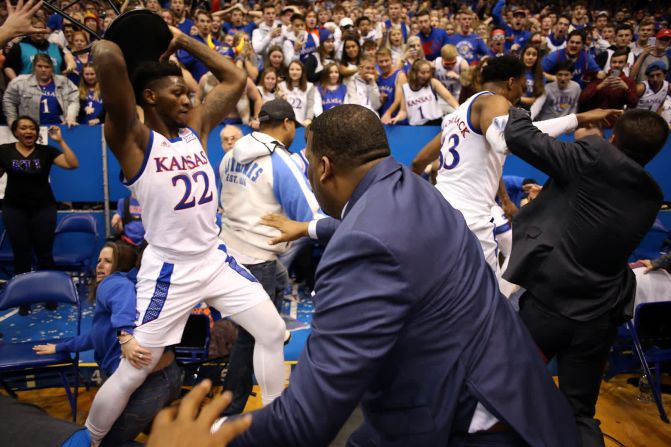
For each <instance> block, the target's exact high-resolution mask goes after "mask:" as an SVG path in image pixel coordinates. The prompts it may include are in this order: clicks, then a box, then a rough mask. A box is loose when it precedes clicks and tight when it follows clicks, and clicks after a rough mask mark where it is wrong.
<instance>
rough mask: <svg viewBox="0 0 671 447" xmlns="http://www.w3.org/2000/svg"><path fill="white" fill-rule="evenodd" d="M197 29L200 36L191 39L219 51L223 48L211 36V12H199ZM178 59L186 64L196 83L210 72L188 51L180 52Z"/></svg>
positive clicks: (178, 52)
mask: <svg viewBox="0 0 671 447" xmlns="http://www.w3.org/2000/svg"><path fill="white" fill-rule="evenodd" d="M196 28H197V29H198V34H196V35H195V36H191V37H193V38H194V39H196V40H197V41H199V42H202V43H204V44H205V45H207V46H209V47H210V48H212V49H218V48H219V47H221V43H220V42H219V41H218V40H217V39H215V38H213V37H212V35H211V31H212V16H211V15H210V13H209V12H207V11H204V10H199V11H198V12H197V13H196ZM177 59H179V61H180V62H181V63H182V64H184V67H185V68H186V69H187V70H189V72H190V73H191V75H193V78H194V79H195V80H196V81H200V78H202V77H203V75H204V74H205V73H207V72H208V69H207V67H206V66H205V64H203V63H202V62H201V61H200V60H199V59H197V58H195V57H193V56H192V55H191V53H189V52H188V51H185V50H178V51H177Z"/></svg>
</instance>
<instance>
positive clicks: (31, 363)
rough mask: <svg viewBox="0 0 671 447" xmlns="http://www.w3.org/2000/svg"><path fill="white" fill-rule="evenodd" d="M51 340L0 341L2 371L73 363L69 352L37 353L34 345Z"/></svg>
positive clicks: (0, 369) (0, 366) (0, 368)
mask: <svg viewBox="0 0 671 447" xmlns="http://www.w3.org/2000/svg"><path fill="white" fill-rule="evenodd" d="M46 343H49V341H46V340H40V341H39V342H25V343H11V344H5V343H0V371H16V370H19V369H21V370H22V369H29V368H42V367H45V366H50V365H54V364H57V363H64V364H70V365H71V364H72V358H71V357H70V354H68V353H61V352H57V353H55V354H53V355H37V354H35V351H33V346H35V345H37V344H46Z"/></svg>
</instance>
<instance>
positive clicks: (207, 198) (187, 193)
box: [172, 171, 213, 211]
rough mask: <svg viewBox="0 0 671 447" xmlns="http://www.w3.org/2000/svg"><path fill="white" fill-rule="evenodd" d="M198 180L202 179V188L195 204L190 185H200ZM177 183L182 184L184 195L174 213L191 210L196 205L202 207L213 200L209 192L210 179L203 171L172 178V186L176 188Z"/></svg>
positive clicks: (194, 196)
mask: <svg viewBox="0 0 671 447" xmlns="http://www.w3.org/2000/svg"><path fill="white" fill-rule="evenodd" d="M198 179H203V183H204V184H205V185H204V188H203V193H202V194H201V195H200V198H199V199H198V202H196V195H195V194H194V195H193V196H192V195H191V189H192V183H200V182H199V180H198ZM178 183H182V184H184V195H183V196H182V199H181V200H180V201H179V203H177V205H175V211H179V210H185V209H187V208H193V207H194V206H196V205H203V204H205V203H208V202H211V201H212V198H213V194H212V191H210V179H209V178H208V177H207V174H206V173H205V172H203V171H196V172H194V173H193V174H191V176H189V175H188V174H178V175H176V176H174V177H173V178H172V186H175V187H176V186H177V184H178Z"/></svg>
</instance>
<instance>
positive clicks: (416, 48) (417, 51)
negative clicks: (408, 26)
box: [402, 36, 424, 74]
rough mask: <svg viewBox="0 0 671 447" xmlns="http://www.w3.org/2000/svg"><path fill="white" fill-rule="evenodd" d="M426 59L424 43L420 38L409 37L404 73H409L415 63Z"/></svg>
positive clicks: (406, 46)
mask: <svg viewBox="0 0 671 447" xmlns="http://www.w3.org/2000/svg"><path fill="white" fill-rule="evenodd" d="M421 59H424V50H423V49H422V41H421V40H419V37H418V36H410V37H408V41H407V42H406V44H405V54H404V55H403V66H402V68H403V72H404V73H406V74H407V73H408V72H409V71H410V69H411V68H412V66H413V64H414V63H415V61H418V60H421Z"/></svg>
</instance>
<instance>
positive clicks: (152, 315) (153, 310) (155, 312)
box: [142, 262, 175, 324]
mask: <svg viewBox="0 0 671 447" xmlns="http://www.w3.org/2000/svg"><path fill="white" fill-rule="evenodd" d="M174 268H175V265H174V264H170V263H169V262H164V263H163V267H161V273H159V275H158V278H157V279H156V287H155V288H154V295H153V296H152V297H151V301H150V302H149V306H148V307H147V311H146V312H145V313H144V318H142V324H146V323H149V322H150V321H154V320H155V319H157V318H158V316H159V315H160V314H161V310H163V305H164V304H165V300H166V299H167V298H168V289H169V288H170V278H171V276H172V271H173V269H174Z"/></svg>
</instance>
